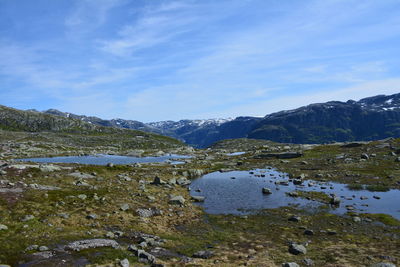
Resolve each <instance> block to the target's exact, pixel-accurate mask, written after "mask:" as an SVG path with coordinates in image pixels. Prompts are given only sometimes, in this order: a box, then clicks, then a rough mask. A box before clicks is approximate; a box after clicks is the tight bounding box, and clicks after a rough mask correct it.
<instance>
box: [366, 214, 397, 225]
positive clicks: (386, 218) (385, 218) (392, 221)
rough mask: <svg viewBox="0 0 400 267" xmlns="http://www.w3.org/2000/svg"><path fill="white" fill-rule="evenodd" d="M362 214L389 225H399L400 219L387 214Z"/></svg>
mask: <svg viewBox="0 0 400 267" xmlns="http://www.w3.org/2000/svg"><path fill="white" fill-rule="evenodd" d="M363 216H364V217H367V218H370V219H373V220H376V221H379V222H381V223H384V224H386V225H389V226H400V221H399V220H397V219H396V218H394V217H393V216H391V215H388V214H383V213H372V214H364V215H363Z"/></svg>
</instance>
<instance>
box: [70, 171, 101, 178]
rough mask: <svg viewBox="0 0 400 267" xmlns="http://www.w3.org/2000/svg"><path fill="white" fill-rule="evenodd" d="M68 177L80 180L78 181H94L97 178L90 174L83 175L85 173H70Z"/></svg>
mask: <svg viewBox="0 0 400 267" xmlns="http://www.w3.org/2000/svg"><path fill="white" fill-rule="evenodd" d="M68 175H69V176H72V177H75V178H78V179H93V178H95V177H96V176H94V175H91V174H88V173H83V172H73V173H70V174H68Z"/></svg>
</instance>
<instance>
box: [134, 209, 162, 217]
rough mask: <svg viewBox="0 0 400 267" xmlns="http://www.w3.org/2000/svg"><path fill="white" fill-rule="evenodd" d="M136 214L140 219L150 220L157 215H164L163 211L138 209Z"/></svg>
mask: <svg viewBox="0 0 400 267" xmlns="http://www.w3.org/2000/svg"><path fill="white" fill-rule="evenodd" d="M136 213H137V214H138V216H139V217H142V218H149V217H153V216H156V215H162V211H161V210H158V209H137V210H136Z"/></svg>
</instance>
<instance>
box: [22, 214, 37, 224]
mask: <svg viewBox="0 0 400 267" xmlns="http://www.w3.org/2000/svg"><path fill="white" fill-rule="evenodd" d="M33 219H35V216H33V215H25V217H24V218H22V220H21V221H22V222H27V221H30V220H33Z"/></svg>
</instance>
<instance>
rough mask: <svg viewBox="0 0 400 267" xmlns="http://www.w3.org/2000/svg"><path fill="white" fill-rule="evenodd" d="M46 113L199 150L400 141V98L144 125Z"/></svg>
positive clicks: (331, 102) (117, 120)
mask: <svg viewBox="0 0 400 267" xmlns="http://www.w3.org/2000/svg"><path fill="white" fill-rule="evenodd" d="M44 113H46V114H53V115H58V116H62V117H67V118H75V119H77V120H80V121H84V122H88V123H91V124H95V125H100V126H109V127H117V128H127V129H135V130H143V131H146V132H152V133H158V134H162V135H166V136H170V137H173V138H177V139H180V140H182V141H184V142H185V143H187V144H190V145H192V146H195V147H208V146H210V145H212V144H213V143H215V142H217V141H220V140H224V139H233V138H253V139H265V140H271V141H275V142H286V143H327V142H334V141H354V140H375V139H382V138H386V137H400V94H394V95H389V96H386V95H378V96H373V97H368V98H364V99H361V100H360V101H353V100H349V101H347V102H340V101H330V102H327V103H318V104H311V105H308V106H303V107H300V108H297V109H293V110H286V111H280V112H276V113H272V114H269V115H266V116H265V117H263V118H258V117H237V118H235V119H208V120H180V121H177V122H176V121H161V122H152V123H142V122H138V121H134V120H123V119H113V120H103V119H100V118H97V117H87V116H81V115H75V114H71V113H65V112H60V111H58V110H53V109H52V110H47V111H45V112H44Z"/></svg>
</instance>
